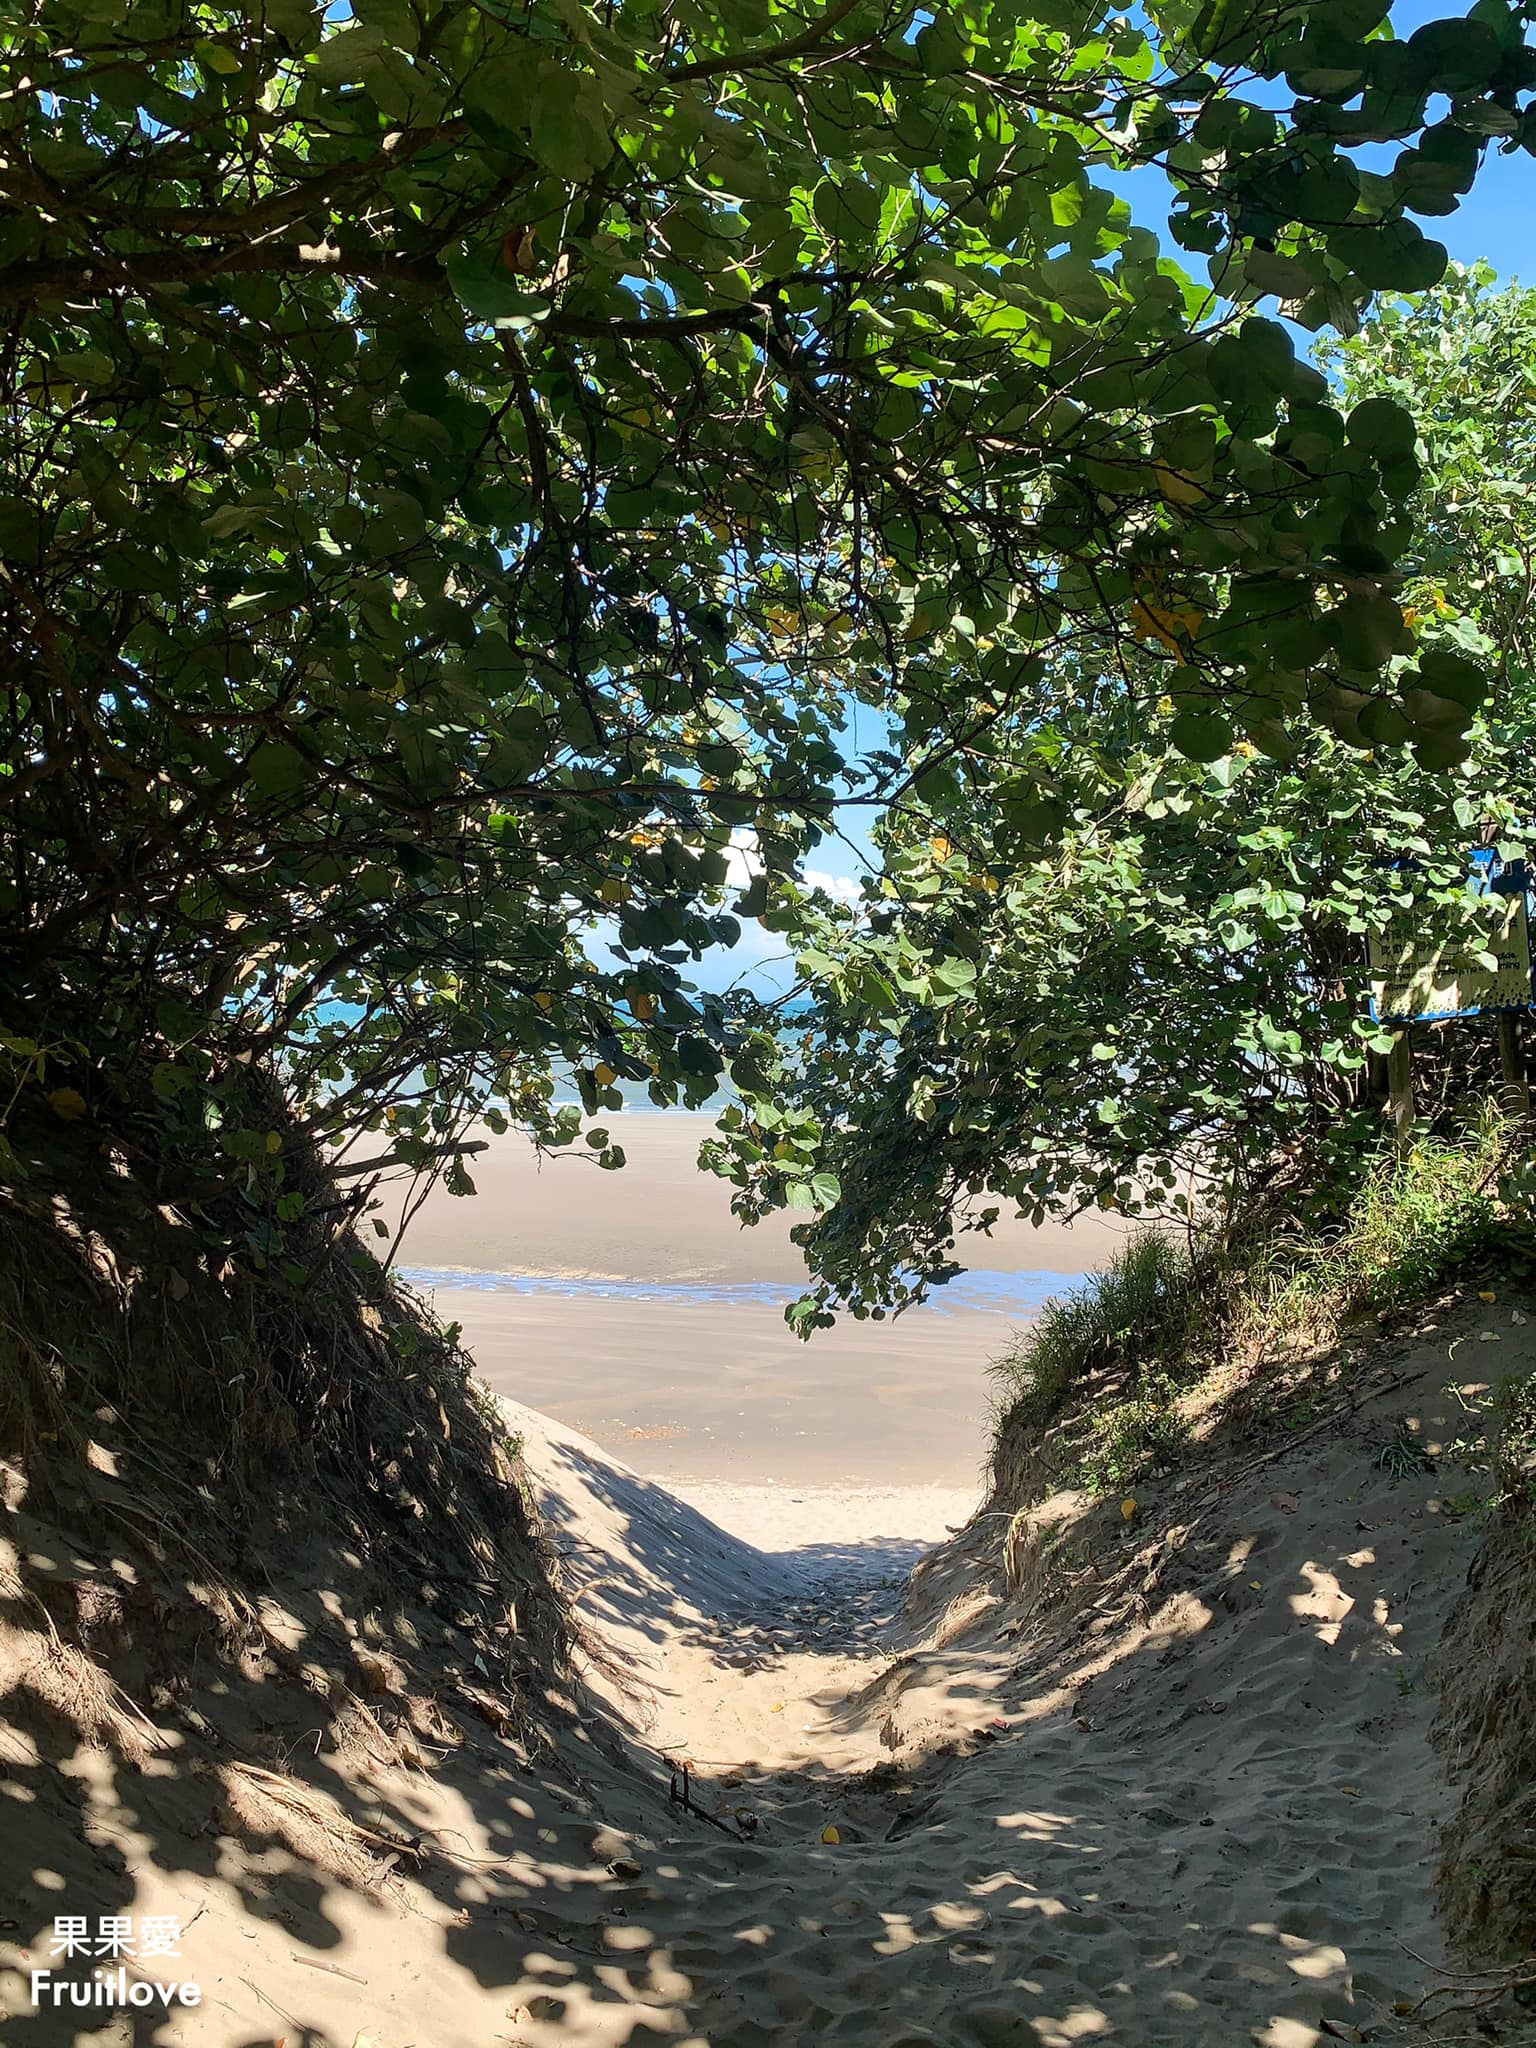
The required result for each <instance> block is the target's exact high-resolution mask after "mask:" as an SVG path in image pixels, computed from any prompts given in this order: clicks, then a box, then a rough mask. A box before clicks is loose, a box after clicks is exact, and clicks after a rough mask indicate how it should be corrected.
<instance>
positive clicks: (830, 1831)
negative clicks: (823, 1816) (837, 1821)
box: [821, 1821, 843, 1844]
mask: <svg viewBox="0 0 1536 2048" xmlns="http://www.w3.org/2000/svg"><path fill="white" fill-rule="evenodd" d="M821 1839H822V1840H823V1841H824V1842H830V1843H833V1844H836V1843H838V1842H840V1841H841V1840H842V1839H843V1838H842V1836H841V1835H840V1834H839V1833H838V1831H837V1829H836V1828H835V1827H834V1826H833V1825H832V1823H831V1821H828V1822H827V1824H826V1826H825V1827H824V1828H823V1829H822V1831H821Z"/></svg>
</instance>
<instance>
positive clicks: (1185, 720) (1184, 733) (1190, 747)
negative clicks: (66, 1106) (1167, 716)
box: [1168, 711, 1232, 762]
mask: <svg viewBox="0 0 1536 2048" xmlns="http://www.w3.org/2000/svg"><path fill="white" fill-rule="evenodd" d="M1168 738H1169V740H1170V742H1171V743H1172V745H1173V747H1174V749H1175V751H1176V752H1178V753H1180V754H1182V755H1183V756H1184V758H1185V760H1186V761H1200V762H1207V761H1219V760H1220V759H1221V758H1222V756H1223V755H1224V754H1230V753H1231V751H1232V728H1231V726H1230V725H1228V723H1227V721H1226V720H1225V719H1224V718H1222V717H1219V716H1218V715H1217V713H1215V712H1214V711H1181V712H1180V713H1179V714H1178V716H1177V717H1176V718H1175V719H1174V721H1173V723H1172V724H1171V725H1170V726H1169V728H1168Z"/></svg>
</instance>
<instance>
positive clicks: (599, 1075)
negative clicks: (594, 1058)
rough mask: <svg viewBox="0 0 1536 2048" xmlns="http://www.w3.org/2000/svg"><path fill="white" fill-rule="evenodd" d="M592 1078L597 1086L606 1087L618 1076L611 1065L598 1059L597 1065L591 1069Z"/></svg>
mask: <svg viewBox="0 0 1536 2048" xmlns="http://www.w3.org/2000/svg"><path fill="white" fill-rule="evenodd" d="M592 1078H593V1080H594V1081H595V1082H596V1083H597V1085H598V1087H599V1088H606V1087H608V1086H609V1084H610V1083H611V1082H614V1081H616V1080H617V1079H618V1078H619V1077H618V1075H617V1074H616V1073H615V1072H614V1071H613V1069H612V1067H610V1066H609V1065H608V1063H607V1061H606V1060H599V1061H598V1063H597V1065H596V1066H595V1067H594V1068H593V1069H592Z"/></svg>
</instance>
